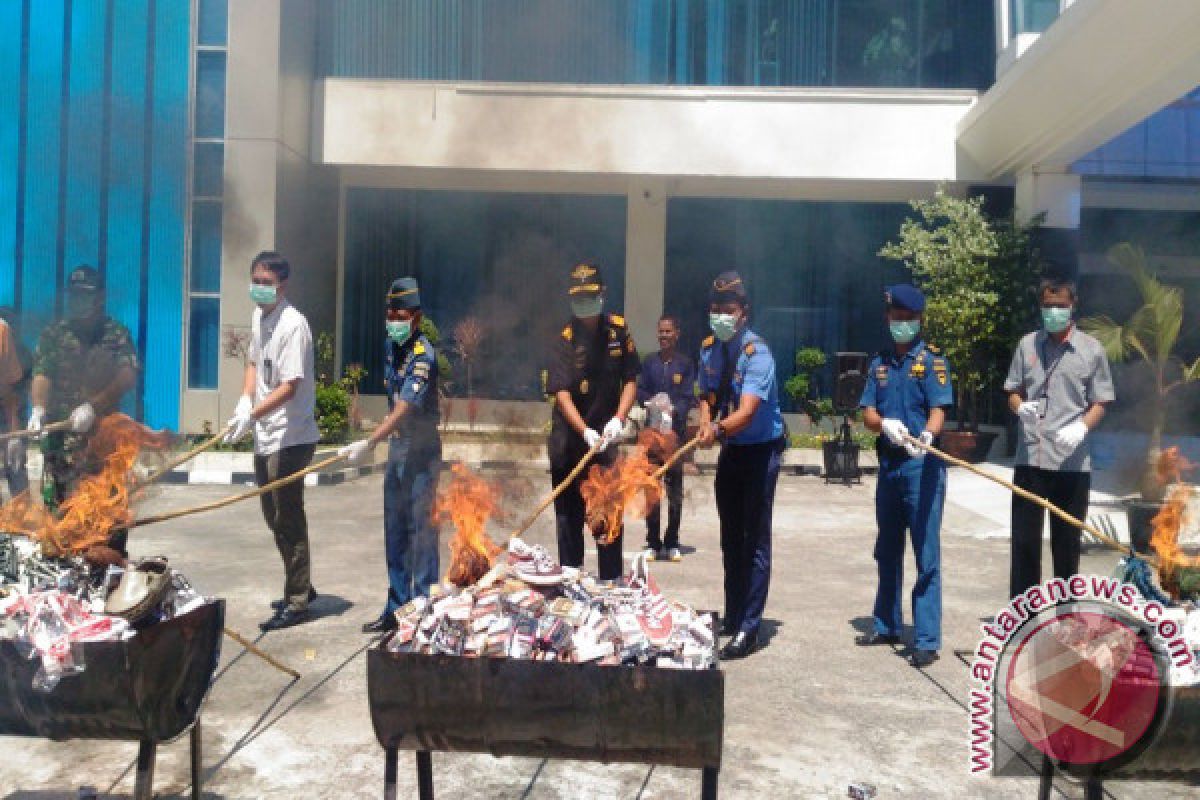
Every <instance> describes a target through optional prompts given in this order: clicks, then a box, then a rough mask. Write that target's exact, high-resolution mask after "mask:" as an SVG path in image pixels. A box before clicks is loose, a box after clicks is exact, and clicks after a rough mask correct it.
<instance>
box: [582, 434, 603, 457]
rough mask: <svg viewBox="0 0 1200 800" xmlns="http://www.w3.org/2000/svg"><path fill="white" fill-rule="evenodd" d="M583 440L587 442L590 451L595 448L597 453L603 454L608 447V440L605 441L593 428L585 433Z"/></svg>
mask: <svg viewBox="0 0 1200 800" xmlns="http://www.w3.org/2000/svg"><path fill="white" fill-rule="evenodd" d="M583 440H584V441H585V442H587V446H588V449H589V450H591V449H592V448H595V450H596V452H597V453H603V452H604V448H606V447H608V439H605V438H604V437H603V436H601V435H600V434H598V433H596V431H595V430H594V429H592V428H588V429H587V430H586V431H584V432H583Z"/></svg>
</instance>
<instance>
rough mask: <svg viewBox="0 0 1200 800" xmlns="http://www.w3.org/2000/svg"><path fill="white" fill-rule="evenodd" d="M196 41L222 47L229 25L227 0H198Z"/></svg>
mask: <svg viewBox="0 0 1200 800" xmlns="http://www.w3.org/2000/svg"><path fill="white" fill-rule="evenodd" d="M198 12H199V13H198V14H197V16H198V20H197V25H196V28H197V30H196V41H197V42H198V43H199V44H201V45H208V46H217V47H223V46H224V45H225V36H226V32H227V27H228V25H229V6H228V2H227V0H200V7H199V9H198Z"/></svg>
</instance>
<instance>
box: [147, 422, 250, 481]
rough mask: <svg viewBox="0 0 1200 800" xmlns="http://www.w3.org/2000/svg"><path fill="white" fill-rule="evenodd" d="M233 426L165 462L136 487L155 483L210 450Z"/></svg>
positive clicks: (228, 426)
mask: <svg viewBox="0 0 1200 800" xmlns="http://www.w3.org/2000/svg"><path fill="white" fill-rule="evenodd" d="M232 428H233V426H232V425H226V426H225V428H224V429H222V430H221V431H219V432H218V433H217V434H216V435H215V436H213V437H212V438H211V439H205V440H204V441H203V442H201V443H200V444H198V445H196V446H195V447H193V448H192V449H191V450H189V451H187V452H186V453H184V454H183V455H181V456H179V457H178V458H176V459H175V460H174V461H170V462H168V463H166V464H164V465H163V466H161V467H159V468H158V469H157V470H155V471H154V472H151V473H150V474H149V475H147V476H146V477H145V478H143V479H142V480H141V481H139V482H138V484H137V485H136V486H135V487H134V488H135V489H141V488H142V487H145V486H149V485H150V484H152V483H154V482H155V481H156V480H158V479H159V478H161V477H162V476H164V475H166V474H167V473H168V472H170V471H171V470H173V469H175V468H176V467H178V466H179V465H180V464H184V463H186V462H188V461H191V460H192V459H193V458H195V457H196V456H198V455H200V454H201V453H203V452H204V451H205V450H208V449H209V448H210V447H212V446H213V445H215V444H216V443H217V442H219V441H220V440H221V437H222V436H224V435H225V434H226V433H228V432H229V431H230V430H231V429H232Z"/></svg>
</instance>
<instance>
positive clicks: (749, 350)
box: [742, 342, 754, 356]
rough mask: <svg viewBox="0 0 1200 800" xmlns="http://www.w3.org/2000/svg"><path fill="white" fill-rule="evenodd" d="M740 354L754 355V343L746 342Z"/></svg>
mask: <svg viewBox="0 0 1200 800" xmlns="http://www.w3.org/2000/svg"><path fill="white" fill-rule="evenodd" d="M742 352H743V353H745V354H746V355H748V356H752V355H754V342H747V343H746V346H745V347H744V348H742Z"/></svg>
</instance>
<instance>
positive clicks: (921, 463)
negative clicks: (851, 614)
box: [857, 284, 954, 668]
mask: <svg viewBox="0 0 1200 800" xmlns="http://www.w3.org/2000/svg"><path fill="white" fill-rule="evenodd" d="M885 301H886V303H887V311H886V314H887V320H888V330H889V332H890V333H891V336H892V339H893V340H894V341H895V346H894V347H893V348H891V349H888V350H884V351H881V352H880V353H879V354H878V355H877V356H875V358H874V359H872V360H871V364H870V366H869V367H868V371H867V383H866V387H865V388H864V389H863V394H862V401H861V403H860V405H861V406H862V409H863V420H864V422H865V423H866V425H867V427H868V428H870V429H871V430H873V431H876V432H878V433H879V434H880V436H879V438H878V440H877V444H876V450H877V452H878V455H879V483H878V487H877V488H876V491H875V517H876V521H877V523H878V526H879V535H878V538H877V539H876V540H875V561H876V562H877V563H878V565H879V589H878V592H877V593H876V595H875V611H874V617H875V620H874V628H873V630H872V631H871V632H870V633H867V634H864V635H862V636H860V637H859V638H858V640H857V643H858V644H859V645H862V646H871V645H882V644H887V645H892V644H897V643H899V642H900V635H901V633H902V631H903V629H904V618H903V616H904V612H903V599H902V598H901V596H900V590H901V588H902V586H903V584H904V532H905V530H908V531H909V532H910V533H911V535H912V543H913V553H914V555H915V556H916V561H917V581H916V584H915V585H914V586H913V591H912V605H913V622H914V626H915V629H916V636H915V640H914V642H913V649H912V654H911V661H912V664H913V666H915V667H918V668H920V667H925V666H928V665H929V664H931V663H933V662H934V661H936V660H937V657H938V650H940V649H941V646H942V574H941V542H940V532H941V527H942V507H943V506H944V504H945V500H946V465H945V463H944V462H943V461H942V460H941V459H940V458H937V457H936V456H933V455H926V451H925V450H923V449H922V448H921V447H920V446H919V445H918V444H916V443H915V442H914V441H913V439H916V440H918V441H920V442H922V443H924V444H934V443H935V442H936V441H937V437H938V436H939V435H940V433H941V431H942V425H943V424H944V422H945V419H946V409H947V408H949V407H950V406H952V405H953V404H954V391H953V387H952V384H951V381H950V365H949V364H948V363H947V362H946V358H945V357H944V356H943V355H942V354H941V353H940V351H939V350H938V349H937V348H936V347H934V346H933V345H931V344H928V343H926V342H925V341H924V339H923V338H922V337H921V324H922V322H923V319H924V312H925V296H924V295H923V294H922V293H921V292H920V290H919V289H917V288H915V287H913V286H910V285H908V284H900V285H897V286H891V287H889V288H888V289H887V290H886V292H885Z"/></svg>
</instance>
